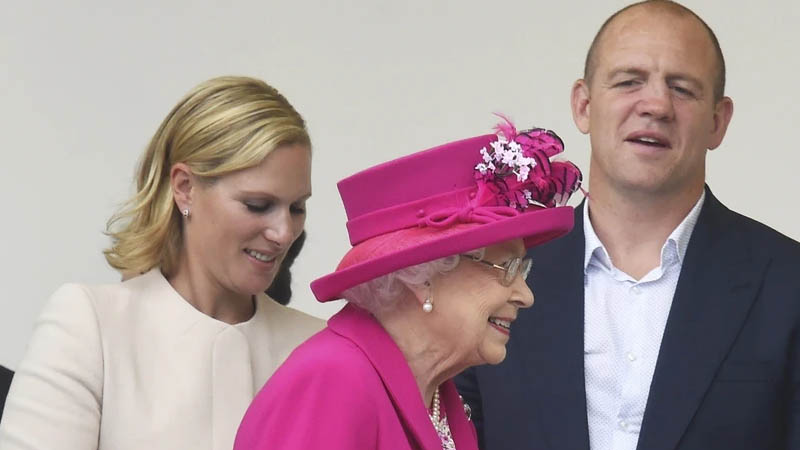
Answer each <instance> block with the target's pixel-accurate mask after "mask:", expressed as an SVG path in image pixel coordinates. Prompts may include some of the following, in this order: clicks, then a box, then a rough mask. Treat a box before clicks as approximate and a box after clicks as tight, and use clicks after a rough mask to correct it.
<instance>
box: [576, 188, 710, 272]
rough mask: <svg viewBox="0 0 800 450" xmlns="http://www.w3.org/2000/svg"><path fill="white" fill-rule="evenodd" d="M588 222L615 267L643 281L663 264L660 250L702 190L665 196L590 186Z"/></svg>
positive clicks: (694, 189)
mask: <svg viewBox="0 0 800 450" xmlns="http://www.w3.org/2000/svg"><path fill="white" fill-rule="evenodd" d="M589 192H590V194H589V195H590V202H589V218H590V220H591V225H592V228H593V229H594V232H595V233H596V234H597V237H598V238H599V239H600V242H602V243H603V246H604V247H605V249H606V251H607V252H608V255H609V256H610V257H611V261H612V262H613V263H614V266H615V267H616V268H617V269H619V270H621V271H623V272H625V273H627V274H628V275H630V276H631V277H633V278H634V279H637V280H638V279H640V278H642V277H643V276H645V275H646V274H647V273H648V272H650V271H651V270H653V269H654V268H656V267H658V266H659V265H660V264H661V249H662V247H663V246H664V242H666V240H667V238H668V237H669V235H670V234H671V233H672V232H673V231H674V230H675V228H677V227H678V225H680V223H681V222H682V221H683V219H684V218H686V216H687V215H688V214H689V212H690V211H691V210H692V208H693V207H694V205H695V204H697V201H698V199H699V198H700V196H701V195H702V193H703V186H702V185H700V186H699V187H692V188H691V189H685V190H683V191H680V192H673V193H666V194H662V195H657V194H652V193H641V192H638V193H631V192H620V191H618V190H615V189H613V188H611V187H610V186H607V185H601V186H592V185H591V184H590V191H589Z"/></svg>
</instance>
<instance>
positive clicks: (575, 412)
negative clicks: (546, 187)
mask: <svg viewBox="0 0 800 450" xmlns="http://www.w3.org/2000/svg"><path fill="white" fill-rule="evenodd" d="M584 205H585V202H584V203H582V204H581V205H580V206H579V207H578V208H576V209H575V225H574V227H573V229H572V231H571V232H570V233H569V234H567V235H566V236H564V237H562V238H560V239H556V240H555V241H552V242H549V243H547V244H544V245H541V246H539V247H535V248H533V249H532V250H531V252H530V256H531V257H532V258H533V270H532V274H531V276H530V277H529V278H528V284H529V285H530V287H531V290H532V291H533V294H534V297H535V302H534V305H533V307H531V308H530V309H529V310H524V311H520V316H519V318H518V319H517V323H515V325H514V327H513V331H512V334H511V336H512V337H511V341H512V343H513V345H514V348H513V349H511V350H509V355H520V356H519V358H521V359H522V360H523V361H522V365H523V368H524V374H525V383H526V384H528V383H530V391H528V387H527V386H521V391H522V392H523V393H521V395H523V396H524V395H525V394H524V392H525V391H528V392H530V397H529V398H528V399H527V401H528V402H529V403H530V405H531V407H532V408H534V410H535V411H537V412H538V416H539V423H540V424H541V431H542V433H543V435H545V436H547V440H548V442H549V448H550V449H566V448H568V449H571V450H580V449H587V450H588V448H589V429H588V423H587V418H586V389H585V382H584V368H583V323H584V317H583V315H584V301H583V297H584V291H583V289H584V287H583V285H584V273H583V257H584V248H585V239H584V234H583V207H584ZM518 330H519V331H518ZM510 344H511V343H510ZM515 358H516V356H515ZM520 401H524V400H520Z"/></svg>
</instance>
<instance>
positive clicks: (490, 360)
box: [483, 346, 506, 366]
mask: <svg viewBox="0 0 800 450" xmlns="http://www.w3.org/2000/svg"><path fill="white" fill-rule="evenodd" d="M505 359H506V347H505V346H503V347H502V348H497V349H491V351H487V352H486V353H485V354H484V355H483V363H484V364H491V365H493V366H494V365H497V364H500V363H501V362H503V361H504V360H505Z"/></svg>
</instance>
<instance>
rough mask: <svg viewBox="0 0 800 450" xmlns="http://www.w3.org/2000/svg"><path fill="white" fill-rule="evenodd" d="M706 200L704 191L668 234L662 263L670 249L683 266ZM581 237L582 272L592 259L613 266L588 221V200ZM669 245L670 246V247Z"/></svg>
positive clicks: (584, 209)
mask: <svg viewBox="0 0 800 450" xmlns="http://www.w3.org/2000/svg"><path fill="white" fill-rule="evenodd" d="M705 199H706V191H705V190H703V193H702V194H701V195H700V198H699V199H698V200H697V203H695V205H694V207H692V210H691V211H689V214H687V215H686V217H684V219H683V221H681V223H680V224H679V225H678V226H677V227H676V228H675V229H674V230H673V231H672V233H670V235H669V237H667V240H666V242H664V246H663V247H662V248H661V260H662V261H664V258H665V253H666V252H667V251H669V250H670V249H672V250H673V251H677V258H678V263H679V264H683V257H684V256H685V255H686V249H687V248H688V247H689V239H690V238H691V237H692V231H694V226H695V225H697V219H698V218H699V217H700V210H701V209H702V208H703V203H704V202H705ZM583 235H584V237H585V239H586V247H585V252H584V257H583V270H584V272H585V271H586V268H587V267H589V263H590V262H591V261H592V258H594V260H595V262H597V263H598V264H600V265H601V266H604V267H606V268H611V267H612V266H613V264H612V262H611V258H610V257H609V256H608V252H607V251H606V249H605V247H604V246H603V243H602V242H601V241H600V238H599V237H597V234H596V233H595V232H594V227H592V221H591V220H590V219H589V198H587V199H586V203H585V204H584V207H583ZM670 244H671V245H670Z"/></svg>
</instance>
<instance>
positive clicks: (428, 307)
mask: <svg viewBox="0 0 800 450" xmlns="http://www.w3.org/2000/svg"><path fill="white" fill-rule="evenodd" d="M423 284H424V285H425V287H427V288H428V289H430V288H431V282H430V281H425V283H423ZM422 310H423V311H425V312H426V313H429V312H431V311H433V294H432V293H431V294H429V295H428V297H427V298H425V302H423V303H422Z"/></svg>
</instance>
